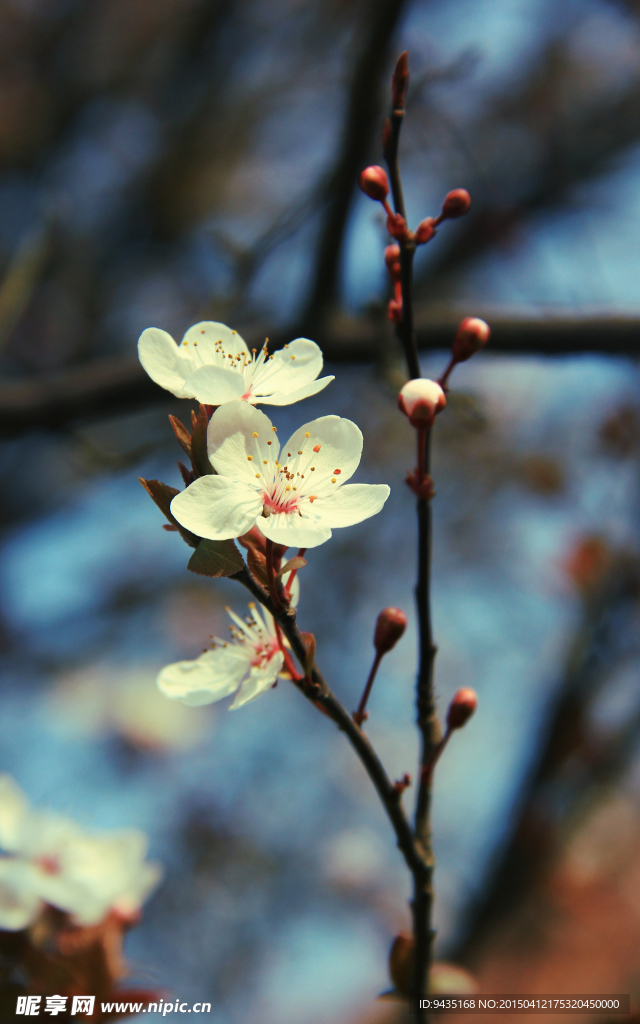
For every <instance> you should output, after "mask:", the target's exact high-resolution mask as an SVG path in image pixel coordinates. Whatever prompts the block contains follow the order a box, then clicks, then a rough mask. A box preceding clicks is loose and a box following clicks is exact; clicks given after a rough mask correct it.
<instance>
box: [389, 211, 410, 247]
mask: <svg viewBox="0 0 640 1024" xmlns="http://www.w3.org/2000/svg"><path fill="white" fill-rule="evenodd" d="M387 231H388V232H389V234H390V235H391V237H392V238H395V239H396V241H397V242H408V241H409V239H410V238H411V232H410V231H409V228H408V227H407V222H406V220H405V219H404V217H403V216H402V215H401V214H399V213H390V214H389V216H388V217H387Z"/></svg>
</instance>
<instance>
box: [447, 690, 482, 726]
mask: <svg viewBox="0 0 640 1024" xmlns="http://www.w3.org/2000/svg"><path fill="white" fill-rule="evenodd" d="M477 706H478V694H477V693H476V691H475V690H472V689H470V687H468V686H464V687H463V688H462V689H461V690H458V692H457V693H456V694H454V697H453V700H452V701H451V703H450V705H449V709H448V711H447V728H448V729H462V726H463V725H466V723H467V722H468V721H469V719H470V718H471V716H472V714H473V712H474V711H475V710H476V708H477Z"/></svg>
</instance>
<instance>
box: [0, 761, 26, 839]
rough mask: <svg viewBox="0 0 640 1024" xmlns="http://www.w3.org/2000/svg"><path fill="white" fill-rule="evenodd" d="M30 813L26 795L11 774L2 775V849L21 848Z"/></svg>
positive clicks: (0, 837)
mask: <svg viewBox="0 0 640 1024" xmlns="http://www.w3.org/2000/svg"><path fill="white" fill-rule="evenodd" d="M28 813H29V803H28V801H27V798H26V796H25V795H24V793H23V792H22V790H21V789H20V787H19V786H18V784H17V783H16V782H14V781H13V779H12V778H11V776H10V775H0V849H2V850H5V851H7V852H13V851H14V850H17V849H19V846H20V841H21V838H22V834H23V831H24V824H25V821H26V819H27V815H28Z"/></svg>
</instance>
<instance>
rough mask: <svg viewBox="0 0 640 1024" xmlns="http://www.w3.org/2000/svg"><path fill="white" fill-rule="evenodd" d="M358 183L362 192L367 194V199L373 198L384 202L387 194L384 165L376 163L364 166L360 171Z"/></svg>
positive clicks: (387, 183) (387, 187) (387, 186)
mask: <svg viewBox="0 0 640 1024" xmlns="http://www.w3.org/2000/svg"><path fill="white" fill-rule="evenodd" d="M358 184H359V185H360V188H361V189H362V191H363V192H364V194H365V195H366V196H369V199H375V200H376V201H377V202H379V203H384V201H385V200H386V198H387V196H388V195H389V179H388V178H387V172H386V171H385V169H384V167H379V166H378V165H377V164H372V166H371V167H365V169H364V171H362V172H361V173H360V177H359V178H358Z"/></svg>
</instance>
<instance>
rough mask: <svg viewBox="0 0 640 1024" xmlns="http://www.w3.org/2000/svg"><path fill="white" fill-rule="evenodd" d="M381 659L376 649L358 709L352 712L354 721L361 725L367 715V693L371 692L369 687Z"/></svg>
mask: <svg viewBox="0 0 640 1024" xmlns="http://www.w3.org/2000/svg"><path fill="white" fill-rule="evenodd" d="M381 661H382V654H381V653H380V651H376V656H375V658H374V659H373V665H372V666H371V671H370V673H369V678H368V679H367V684H366V686H365V688H364V690H363V693H362V697H361V698H360V703H359V705H358V710H357V711H354V712H353V720H354V722H355V723H356V725H360V726H361V725H362V723H363V722H364V720H365V718H366V717H367V716H366V714H365V708H366V706H367V701H368V700H369V694H370V693H371V687H372V686H373V681H374V679H375V678H376V672H377V671H378V666H379V665H380V662H381Z"/></svg>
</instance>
